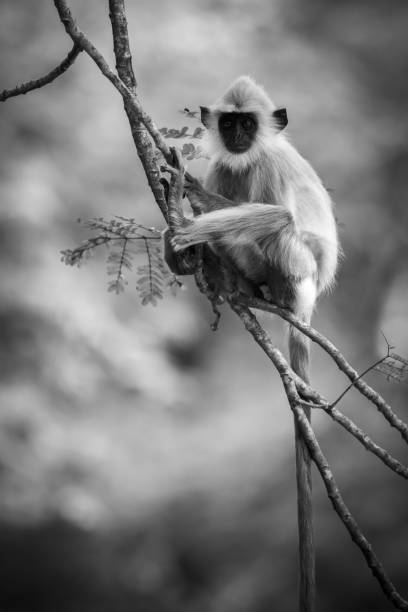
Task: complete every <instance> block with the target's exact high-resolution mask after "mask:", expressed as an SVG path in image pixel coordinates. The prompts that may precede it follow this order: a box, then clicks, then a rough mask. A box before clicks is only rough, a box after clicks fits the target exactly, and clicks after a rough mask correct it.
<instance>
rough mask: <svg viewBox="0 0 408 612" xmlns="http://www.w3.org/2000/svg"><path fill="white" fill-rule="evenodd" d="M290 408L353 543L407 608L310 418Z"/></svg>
mask: <svg viewBox="0 0 408 612" xmlns="http://www.w3.org/2000/svg"><path fill="white" fill-rule="evenodd" d="M289 385H290V386H291V387H292V388H293V389H295V385H294V384H293V382H292V383H289ZM288 397H289V395H288ZM291 408H292V410H293V412H294V413H295V416H296V419H297V422H298V424H299V428H300V429H301V431H302V435H303V438H304V440H305V441H306V444H307V446H308V448H309V452H310V454H311V456H312V459H313V461H314V463H315V464H316V467H317V469H318V470H319V472H320V475H321V477H322V480H323V482H324V484H325V487H326V490H327V494H328V496H329V498H330V501H331V502H332V504H333V508H334V510H335V511H336V513H337V514H338V516H339V517H340V519H341V521H342V522H343V523H344V526H345V527H346V529H347V531H348V532H349V534H350V536H351V539H352V540H353V542H354V543H355V544H356V545H357V546H358V547H359V549H360V550H361V552H362V553H363V555H364V557H365V560H366V562H367V565H368V567H369V568H370V569H371V571H372V573H373V575H374V577H375V578H376V579H377V580H378V582H379V583H380V586H381V588H382V590H383V592H384V593H385V595H386V596H387V597H388V599H389V600H390V601H391V602H392V603H393V604H394V606H395V607H396V608H397V609H398V610H408V602H407V601H406V600H405V599H403V598H402V597H401V595H400V594H399V593H398V591H397V590H396V588H395V586H394V585H393V583H392V582H391V580H390V579H389V578H388V576H387V574H386V572H385V570H384V567H383V566H382V564H381V562H380V561H379V559H378V558H377V556H376V554H375V553H374V551H373V549H372V547H371V544H370V543H369V541H368V540H367V539H366V537H365V536H364V534H363V532H362V531H361V529H360V527H359V526H358V524H357V522H356V520H355V519H354V518H353V516H352V515H351V514H350V511H349V509H348V508H347V506H346V504H345V503H344V500H343V498H342V496H341V493H340V490H339V488H338V486H337V484H336V481H335V480H334V476H333V473H332V471H331V469H330V466H329V464H328V462H327V459H326V457H325V456H324V455H323V453H322V451H321V448H320V446H319V443H318V441H317V439H316V436H315V434H314V431H313V429H312V427H311V425H310V423H309V421H308V420H307V418H306V416H305V414H304V412H303V410H302V409H301V407H300V406H299V404H298V403H296V402H294V403H293V404H292V402H291Z"/></svg>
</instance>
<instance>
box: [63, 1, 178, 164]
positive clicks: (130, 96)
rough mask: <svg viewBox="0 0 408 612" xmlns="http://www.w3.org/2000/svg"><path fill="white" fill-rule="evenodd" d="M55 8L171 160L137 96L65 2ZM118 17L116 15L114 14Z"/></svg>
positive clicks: (71, 33)
mask: <svg viewBox="0 0 408 612" xmlns="http://www.w3.org/2000/svg"><path fill="white" fill-rule="evenodd" d="M54 5H55V8H56V9H57V11H58V15H59V17H60V20H61V22H62V24H63V26H64V28H65V31H66V32H67V34H68V36H70V37H71V38H72V40H73V41H74V42H75V43H77V44H78V45H79V47H80V48H81V49H83V50H84V51H85V52H86V53H87V54H88V55H89V57H91V58H92V59H93V61H94V62H95V64H96V65H97V66H98V68H99V70H100V71H101V72H102V74H103V75H104V76H105V77H106V78H107V79H108V80H109V81H110V82H111V83H112V85H113V86H114V87H115V88H116V89H117V90H118V91H119V93H120V94H121V95H122V97H123V99H124V100H126V101H127V102H128V103H129V104H130V105H131V106H132V107H133V109H134V110H135V112H136V113H137V115H138V117H139V119H140V120H141V121H142V122H143V123H144V125H145V126H146V129H147V130H148V132H149V134H150V136H151V137H152V138H153V140H154V143H155V145H156V147H157V148H158V149H159V150H160V151H161V152H162V154H163V155H164V157H165V158H166V159H167V160H169V159H170V150H169V147H168V146H167V144H166V142H165V141H164V139H163V138H162V135H161V134H160V132H159V130H158V129H157V127H156V126H155V124H154V123H153V121H152V119H151V117H150V116H149V115H148V114H147V113H146V112H145V111H144V110H143V108H142V106H141V104H140V102H139V100H138V98H137V96H136V95H135V94H134V93H133V92H132V91H131V90H130V89H129V87H128V86H127V85H125V83H124V82H123V81H122V80H121V79H120V78H119V77H118V76H117V75H116V74H115V73H114V72H113V70H112V69H111V68H110V67H109V64H108V63H107V61H106V60H105V58H104V57H103V55H102V54H101V53H100V52H99V51H98V49H97V48H96V47H95V46H94V45H93V44H92V43H91V41H90V40H89V38H88V37H87V36H86V35H85V34H84V33H83V32H82V30H80V28H79V27H78V26H77V25H76V23H75V21H74V19H73V17H72V14H71V11H70V10H69V8H68V6H67V3H66V2H65V0H54ZM112 15H116V13H112Z"/></svg>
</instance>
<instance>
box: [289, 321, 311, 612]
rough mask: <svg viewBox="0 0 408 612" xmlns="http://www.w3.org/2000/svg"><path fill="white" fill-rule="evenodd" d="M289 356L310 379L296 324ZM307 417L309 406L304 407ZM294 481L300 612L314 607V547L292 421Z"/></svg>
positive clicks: (306, 463)
mask: <svg viewBox="0 0 408 612" xmlns="http://www.w3.org/2000/svg"><path fill="white" fill-rule="evenodd" d="M289 356H290V364H291V367H292V369H293V370H294V371H295V372H296V374H298V375H299V376H300V377H301V378H302V379H303V380H304V381H305V382H307V383H308V382H309V339H308V338H306V336H305V335H304V334H302V332H300V331H299V330H298V329H296V328H295V327H293V326H291V327H290V328H289ZM304 410H305V413H306V416H307V418H308V419H309V420H310V416H311V415H310V408H305V409H304ZM295 444H296V481H297V495H298V531H299V605H300V608H299V609H300V610H302V612H312V611H313V610H314V609H315V608H314V606H315V589H316V586H315V549H314V537H313V505H312V474H311V457H310V454H309V450H308V448H307V446H306V442H305V440H304V439H303V436H302V434H301V432H300V431H299V428H298V425H297V423H296V420H295Z"/></svg>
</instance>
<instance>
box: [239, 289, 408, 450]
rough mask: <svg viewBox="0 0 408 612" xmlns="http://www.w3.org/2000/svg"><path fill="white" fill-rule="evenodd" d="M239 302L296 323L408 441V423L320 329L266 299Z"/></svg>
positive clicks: (241, 298) (247, 299) (240, 297)
mask: <svg viewBox="0 0 408 612" xmlns="http://www.w3.org/2000/svg"><path fill="white" fill-rule="evenodd" d="M238 299H239V303H240V304H243V305H245V306H247V307H250V308H258V309H259V310H265V311H267V312H271V313H272V314H277V315H278V316H280V317H281V318H282V319H284V320H285V321H288V322H289V323H290V324H291V325H294V327H296V328H297V329H299V330H300V331H302V332H303V333H304V334H305V335H306V336H308V337H309V338H310V339H311V340H313V342H316V344H318V345H319V346H321V347H322V348H323V349H324V350H325V351H326V353H328V354H329V355H330V356H331V358H332V359H333V361H334V362H335V363H336V365H337V366H338V368H339V369H340V370H341V371H342V372H343V373H344V374H345V375H346V376H347V377H348V378H349V379H350V380H351V382H352V383H353V386H354V387H355V388H356V389H357V390H358V391H359V392H360V393H361V394H362V395H364V396H365V397H366V398H367V399H368V400H370V402H372V403H373V404H374V405H375V406H376V407H377V408H378V410H379V412H381V414H382V415H383V416H384V418H385V419H386V420H387V421H388V423H389V424H390V425H391V426H392V427H395V429H398V431H399V432H400V434H401V436H402V437H403V438H404V440H405V441H406V442H408V425H407V424H406V423H404V421H402V420H401V419H400V418H399V417H397V415H396V414H395V412H394V411H393V410H392V408H391V406H390V405H389V404H387V402H386V401H385V400H384V398H383V397H381V395H380V394H379V393H377V391H375V390H374V389H373V388H372V387H370V386H369V385H368V384H367V383H366V382H365V381H364V380H362V379H361V378H360V377H359V374H358V372H357V371H356V370H354V368H353V367H352V366H351V365H350V364H349V363H348V362H347V360H346V359H345V357H344V356H343V355H342V353H340V351H339V350H338V349H337V348H336V347H335V346H334V344H333V343H332V342H330V340H328V339H327V338H325V337H324V336H323V335H322V334H320V333H319V332H318V331H316V330H315V329H313V327H311V326H310V325H307V324H306V323H303V321H300V320H299V319H298V318H297V317H295V316H294V315H293V314H292V313H291V312H290V311H289V310H287V309H285V308H280V307H279V306H275V305H274V304H270V303H269V302H266V301H265V300H260V299H258V298H252V297H247V296H241V295H240V296H239V298H238Z"/></svg>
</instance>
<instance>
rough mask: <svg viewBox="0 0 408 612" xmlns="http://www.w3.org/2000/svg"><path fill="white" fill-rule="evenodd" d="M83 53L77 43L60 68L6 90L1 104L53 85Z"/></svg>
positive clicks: (2, 93)
mask: <svg viewBox="0 0 408 612" xmlns="http://www.w3.org/2000/svg"><path fill="white" fill-rule="evenodd" d="M81 51H82V49H81V47H80V46H79V45H78V44H77V43H74V46H73V47H72V49H71V51H70V52H69V53H68V55H67V56H66V57H65V58H64V59H63V60H62V62H61V63H60V64H58V66H56V67H55V68H54V69H53V70H51V72H49V73H48V74H46V75H45V76H43V77H40V78H39V79H36V80H33V81H28V82H27V83H22V84H21V85H17V86H16V87H14V89H4V90H3V91H2V92H1V93H0V102H5V101H6V100H8V99H9V98H13V97H14V96H20V95H25V94H27V93H28V92H29V91H33V90H34V89H40V87H44V86H45V85H48V84H49V83H52V81H55V79H56V78H57V77H59V76H60V75H61V74H64V72H66V71H67V70H68V68H69V67H70V66H72V64H73V63H74V62H75V60H76V58H77V57H78V55H79V54H80V53H81Z"/></svg>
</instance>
